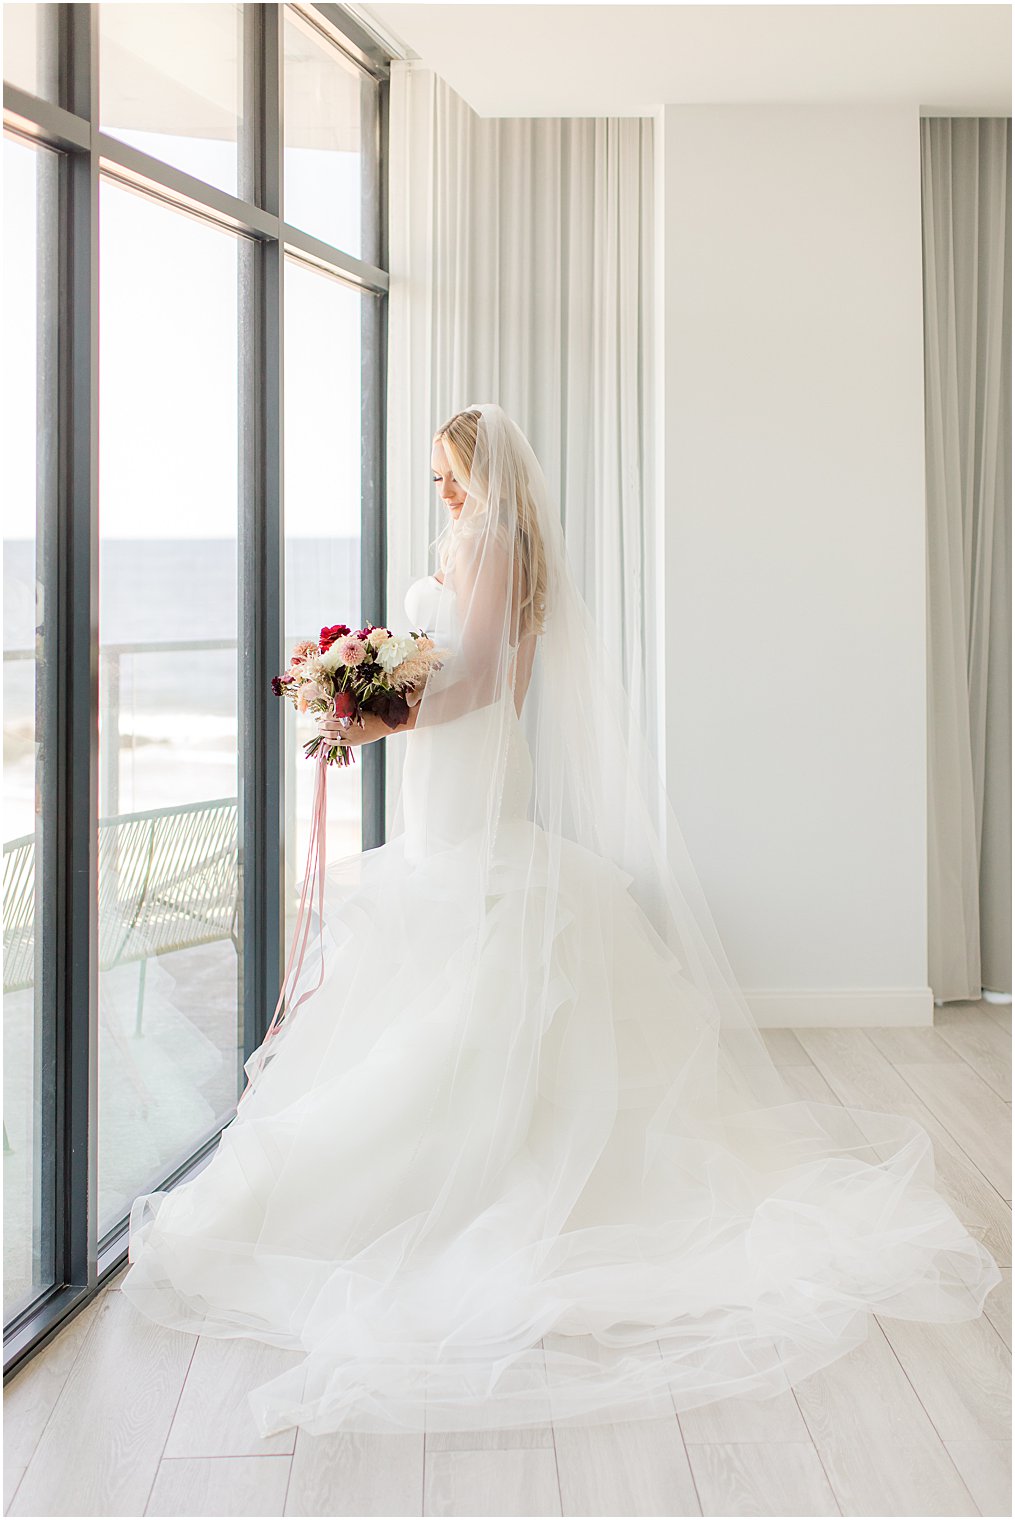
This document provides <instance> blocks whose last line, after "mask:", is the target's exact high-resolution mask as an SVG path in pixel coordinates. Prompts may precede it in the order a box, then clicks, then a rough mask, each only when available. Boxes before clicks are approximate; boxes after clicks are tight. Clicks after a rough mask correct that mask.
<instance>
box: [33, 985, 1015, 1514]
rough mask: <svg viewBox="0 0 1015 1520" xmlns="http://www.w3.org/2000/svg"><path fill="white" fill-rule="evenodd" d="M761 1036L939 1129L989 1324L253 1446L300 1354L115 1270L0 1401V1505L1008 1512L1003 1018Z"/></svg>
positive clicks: (1006, 1018) (961, 1011)
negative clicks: (556, 1423) (185, 1312)
mask: <svg viewBox="0 0 1015 1520" xmlns="http://www.w3.org/2000/svg"><path fill="white" fill-rule="evenodd" d="M766 1040H767V1042H768V1045H769V1048H770V1050H771V1052H772V1056H773V1059H774V1060H775V1061H776V1063H777V1064H778V1065H779V1066H780V1067H781V1068H782V1069H783V1071H784V1074H785V1076H786V1077H787V1080H788V1081H789V1083H790V1084H791V1086H792V1087H793V1088H794V1089H795V1090H796V1091H798V1092H800V1093H801V1094H802V1095H804V1096H808V1097H813V1098H819V1099H821V1100H823V1101H826V1102H827V1101H834V1102H839V1103H844V1104H847V1105H850V1106H855V1107H866V1108H875V1109H883V1110H886V1111H889V1112H898V1113H908V1114H911V1115H913V1116H914V1117H915V1118H917V1119H919V1120H920V1122H921V1123H923V1124H924V1125H925V1126H926V1128H927V1129H928V1131H929V1132H930V1134H931V1136H932V1139H933V1142H934V1151H935V1157H936V1163H937V1168H938V1185H939V1186H940V1188H941V1190H942V1192H943V1193H944V1194H945V1195H946V1196H947V1198H948V1199H949V1202H951V1204H952V1205H953V1207H954V1208H955V1209H956V1212H957V1213H958V1214H959V1217H960V1218H961V1219H962V1220H963V1222H964V1223H966V1224H967V1225H968V1226H969V1228H970V1230H971V1231H972V1232H973V1233H974V1234H976V1235H977V1236H978V1238H980V1239H981V1240H983V1241H984V1242H985V1243H986V1244H987V1245H988V1247H989V1249H990V1250H991V1251H992V1252H993V1254H994V1256H995V1259H996V1260H997V1262H998V1264H999V1266H1001V1267H1002V1268H1003V1269H1004V1281H1003V1282H1002V1283H1001V1284H1000V1286H999V1287H998V1288H997V1289H996V1290H995V1292H994V1293H993V1294H992V1296H991V1299H990V1302H989V1303H988V1305H987V1311H986V1313H985V1315H984V1316H983V1317H982V1318H981V1319H979V1320H977V1321H974V1322H969V1323H965V1324H958V1325H923V1324H915V1323H912V1322H909V1321H903V1320H893V1319H888V1318H885V1319H883V1320H882V1319H875V1320H873V1322H872V1323H871V1333H870V1335H869V1336H868V1338H867V1340H866V1342H865V1343H864V1344H863V1345H862V1346H860V1347H858V1348H857V1350H856V1351H854V1352H853V1353H852V1354H851V1355H849V1356H847V1357H843V1358H840V1360H839V1361H837V1362H835V1363H833V1364H832V1365H831V1366H830V1367H827V1368H825V1369H824V1370H823V1371H821V1372H819V1373H815V1374H814V1375H813V1376H812V1377H810V1378H808V1379H806V1381H804V1382H803V1383H800V1384H799V1385H798V1386H797V1387H796V1388H795V1389H794V1390H792V1391H791V1392H788V1393H785V1394H782V1395H780V1396H779V1397H778V1398H777V1399H774V1400H770V1401H768V1402H766V1403H763V1404H756V1403H752V1402H750V1401H747V1400H744V1401H740V1400H730V1401H728V1402H726V1403H724V1404H717V1405H712V1406H710V1407H708V1408H705V1409H698V1410H693V1411H691V1412H689V1413H686V1414H683V1415H681V1416H680V1417H679V1418H677V1417H675V1416H674V1415H673V1414H672V1412H671V1413H669V1414H668V1415H667V1413H666V1411H665V1409H662V1410H659V1411H658V1412H657V1410H656V1408H655V1406H653V1407H652V1409H650V1410H648V1411H647V1417H646V1418H645V1419H643V1420H639V1421H637V1422H632V1423H630V1424H625V1425H619V1426H608V1427H589V1428H587V1429H581V1428H567V1429H559V1430H554V1429H553V1428H552V1427H551V1426H549V1425H548V1426H546V1427H545V1428H543V1429H540V1430H530V1431H522V1432H506V1431H485V1432H481V1433H479V1434H476V1435H469V1434H451V1435H433V1436H429V1437H424V1436H422V1435H420V1436H356V1435H332V1436H316V1437H315V1436H308V1435H306V1433H305V1432H303V1431H294V1430H290V1431H286V1432H283V1433H282V1434H280V1435H277V1436H274V1437H271V1438H270V1439H269V1440H267V1441H262V1440H260V1439H259V1438H258V1437H257V1435H256V1433H254V1432H253V1430H252V1428H251V1426H250V1425H249V1424H248V1422H247V1421H246V1420H245V1418H244V1402H243V1398H242V1394H243V1392H244V1391H245V1390H246V1389H247V1388H249V1387H251V1386H252V1385H253V1384H254V1383H257V1382H263V1381H264V1380H265V1379H267V1378H268V1377H271V1376H273V1375H274V1373H275V1372H276V1371H280V1370H282V1368H284V1367H286V1366H288V1365H291V1364H292V1362H294V1361H298V1360H299V1353H296V1352H286V1351H280V1350H277V1349H275V1348H272V1347H268V1346H264V1345H262V1344H261V1343H259V1342H256V1341H245V1340H235V1341H217V1340H215V1339H213V1338H209V1337H202V1338H195V1337H194V1336H189V1335H184V1334H182V1333H179V1332H175V1331H168V1330H163V1329H162V1328H161V1327H160V1326H156V1325H153V1324H151V1323H150V1322H149V1321H147V1320H145V1319H144V1318H143V1316H141V1315H139V1314H137V1313H136V1312H135V1311H134V1309H133V1307H132V1306H131V1305H130V1304H128V1303H127V1302H126V1301H125V1300H124V1299H123V1296H122V1295H121V1294H120V1293H119V1292H118V1291H117V1287H118V1282H119V1277H120V1276H122V1272H121V1273H120V1274H118V1276H117V1278H114V1279H113V1281H112V1282H111V1283H110V1284H109V1286H107V1288H105V1289H104V1290H103V1292H102V1293H101V1294H100V1295H99V1296H98V1297H97V1298H96V1300H95V1301H94V1302H93V1303H91V1304H89V1305H88V1307H87V1308H86V1309H85V1310H83V1311H82V1313H81V1314H79V1315H78V1316H77V1318H76V1319H75V1320H74V1321H73V1322H72V1323H71V1324H70V1325H69V1326H67V1328H66V1329H65V1330H64V1331H63V1332H62V1333H61V1334H60V1335H59V1336H57V1337H56V1339H55V1340H54V1341H53V1342H51V1343H50V1345H49V1346H47V1347H46V1349H45V1350H44V1351H43V1352H42V1353H41V1354H40V1355H39V1356H37V1357H36V1358H35V1359H34V1360H33V1361H32V1362H31V1363H30V1364H29V1365H28V1366H27V1367H26V1368H25V1370H24V1371H23V1372H22V1373H20V1374H19V1375H18V1376H17V1377H15V1378H13V1379H12V1380H11V1382H10V1383H9V1384H8V1385H7V1387H6V1388H5V1390H4V1414H5V1430H4V1451H5V1460H4V1512H5V1514H11V1515H202V1516H219V1515H223V1516H225V1515H278V1516H281V1515H389V1516H393V1515H502V1516H506V1515H542V1516H548V1515H779V1516H786V1515H812V1516H816V1515H839V1514H841V1515H979V1514H982V1515H1011V1513H1012V1508H1011V1445H1010V1355H1011V1352H1010V1348H1011V1218H1010V1215H1011V1204H1010V1198H1011V1184H1010V1181H1009V1178H1010V1154H1011V1151H1010V1123H1011V1104H1010V1101H1009V1100H1010V1098H1011V1019H1010V1010H1009V1009H1007V1008H1002V1007H998V1006H996V1005H988V1004H985V1003H972V1004H962V1005H959V1004H952V1005H949V1007H947V1008H943V1009H937V1010H935V1024H934V1028H933V1029H891V1030H889V1029H885V1030H877V1029H870V1030H806V1029H799V1030H795V1031H789V1030H776V1031H771V1032H769V1033H767V1034H766ZM123 1270H126V1269H125V1268H124V1269H123ZM231 1411H238V1412H236V1413H233V1412H231Z"/></svg>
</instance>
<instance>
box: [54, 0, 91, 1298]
mask: <svg viewBox="0 0 1015 1520" xmlns="http://www.w3.org/2000/svg"><path fill="white" fill-rule="evenodd" d="M65 15H66V26H67V29H68V36H67V46H68V55H69V64H70V70H69V79H68V84H69V96H68V103H69V105H70V107H71V109H72V110H74V112H75V113H76V114H77V115H78V116H81V117H83V118H86V119H94V116H95V114H96V112H97V106H98V76H99V40H98V7H97V6H95V5H84V6H80V7H79V6H68V7H67V10H66V12H65ZM66 169H67V173H66V179H65V184H66V195H65V197H64V204H63V206H62V208H61V223H62V225H61V229H60V239H59V241H60V256H61V258H65V259H66V261H67V263H66V276H65V284H64V289H63V292H62V297H63V312H62V318H63V321H62V332H61V336H60V357H59V374H60V402H59V408H60V420H61V422H62V424H63V442H62V445H61V450H60V452H61V464H62V469H61V476H62V479H61V482H60V492H59V495H60V508H59V516H60V531H61V539H62V547H63V549H64V553H65V556H66V559H65V564H66V571H65V576H64V577H61V581H62V584H61V588H60V590H61V600H60V605H59V612H58V620H59V623H60V635H59V641H60V645H61V648H60V656H59V659H60V674H61V676H62V677H63V681H64V683H65V685H64V689H63V691H62V692H61V694H60V698H59V707H60V735H59V737H60V743H59V749H60V752H61V757H62V760H63V762H64V764H65V765H66V770H65V771H63V772H62V774H61V776H60V785H59V793H58V807H59V816H58V823H57V840H58V845H57V848H58V853H59V855H60V870H61V871H62V872H64V873H65V875H64V878H63V880H62V881H60V884H59V890H58V891H57V893H56V900H57V902H58V904H59V911H58V918H59V919H60V920H61V922H62V926H63V934H62V936H61V937H60V939H59V940H58V942H57V955H58V957H60V960H61V962H62V964H61V966H60V969H59V970H58V973H57V985H58V997H59V1002H58V1010H57V1011H58V1018H59V1023H60V1025H62V1029H63V1038H64V1050H63V1073H62V1076H63V1081H62V1084H60V1085H62V1086H63V1089H64V1091H63V1116H64V1124H65V1133H64V1143H63V1147H62V1155H61V1158H60V1159H61V1161H62V1164H63V1166H64V1168H65V1185H64V1187H63V1188H60V1189H58V1196H59V1197H61V1198H62V1199H63V1200H64V1206H65V1211H66V1212H65V1216H64V1217H65V1232H66V1233H65V1240H64V1262H63V1265H64V1274H63V1280H64V1281H65V1282H66V1283H67V1284H69V1285H71V1286H72V1287H75V1288H76V1287H81V1288H83V1289H86V1290H91V1289H93V1288H94V1287H95V1283H96V1272H97V1256H98V1223H99V1220H98V1210H99V1196H98V1181H99V1166H98V1122H97V1120H98V1111H99V1080H98V1078H99V1019H98V928H99V926H98V837H99V827H98V791H99V787H98V779H99V665H98V658H97V651H98V647H99V330H98V324H99V159H98V153H97V151H96V144H95V136H94V134H93V137H92V147H91V150H90V152H89V153H88V154H87V155H86V154H77V153H76V154H73V155H71V156H70V157H69V159H68V161H67V165H66ZM61 830H62V831H63V837H62V839H61V836H60V832H59V831H61Z"/></svg>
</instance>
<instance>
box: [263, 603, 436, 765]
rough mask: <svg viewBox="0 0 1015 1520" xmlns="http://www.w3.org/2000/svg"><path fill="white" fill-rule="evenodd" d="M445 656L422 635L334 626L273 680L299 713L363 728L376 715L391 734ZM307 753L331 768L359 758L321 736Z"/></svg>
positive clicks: (307, 643) (302, 646)
mask: <svg viewBox="0 0 1015 1520" xmlns="http://www.w3.org/2000/svg"><path fill="white" fill-rule="evenodd" d="M446 654H447V650H444V649H438V648H437V647H436V645H435V644H434V641H433V639H431V638H429V637H428V636H427V635H426V634H425V633H423V631H422V630H421V629H413V630H411V631H410V632H409V633H408V634H406V635H405V636H404V637H398V636H396V635H395V634H393V633H392V631H391V629H390V628H379V627H377V626H376V625H375V624H373V623H367V624H366V625H365V626H364V627H363V628H357V629H356V631H355V632H353V630H352V629H351V628H349V626H348V624H346V623H335V624H334V625H333V626H332V627H329V628H322V629H321V634H320V638H319V639H316V640H314V639H305V640H303V641H301V642H300V643H299V644H297V645H296V648H295V649H294V650H293V652H292V655H291V656H290V659H289V665H288V668H287V669H286V671H285V674H284V675H281V676H272V680H271V689H272V691H273V692H274V693H275V695H276V696H277V697H289V698H290V700H291V701H292V702H293V704H294V706H295V707H296V710H297V712H307V711H310V712H319V713H327V714H328V715H329V716H334V717H335V718H337V719H338V721H339V722H340V723H342V724H349V723H359V724H360V726H361V727H362V724H363V716H364V714H365V713H376V714H377V716H378V717H379V718H381V719H382V720H383V722H385V723H386V724H387V725H388V727H389V728H398V726H399V725H400V724H402V723H404V722H405V720H406V719H407V718H408V716H409V705H410V704H409V697H410V696H413V695H415V694H417V693H418V692H419V691H421V690H422V688H423V686H424V685H425V684H426V681H427V678H428V677H429V675H430V672H431V671H433V670H440V668H441V666H442V664H443V663H444V662H443V658H442V656H444V655H446ZM319 751H321V753H319ZM303 752H304V754H305V755H306V756H307V758H308V759H309V758H310V757H311V756H312V755H317V756H318V758H319V759H321V760H323V761H324V762H325V763H326V764H328V765H332V764H336V765H351V764H352V763H353V760H354V758H355V757H354V755H353V749H352V746H351V745H349V744H341V743H340V744H333V743H330V742H329V741H328V740H326V739H325V738H324V736H323V734H317V735H315V737H314V738H313V739H309V740H308V741H307V742H306V744H304V746H303Z"/></svg>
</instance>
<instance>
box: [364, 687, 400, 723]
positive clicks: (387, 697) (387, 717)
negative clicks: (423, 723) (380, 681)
mask: <svg viewBox="0 0 1015 1520" xmlns="http://www.w3.org/2000/svg"><path fill="white" fill-rule="evenodd" d="M370 711H371V712H374V713H376V714H377V716H378V717H379V718H380V719H381V721H382V722H384V723H386V724H387V726H388V728H398V726H399V724H401V723H404V722H405V721H406V720H407V718H408V716H409V704H408V702H407V701H406V700H405V698H404V697H403V696H402V694H401V692H398V691H384V692H378V693H377V695H376V696H375V697H374V698H373V699H372V701H371V703H370Z"/></svg>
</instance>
